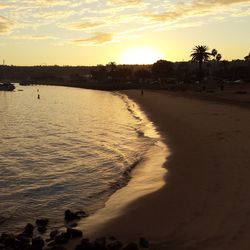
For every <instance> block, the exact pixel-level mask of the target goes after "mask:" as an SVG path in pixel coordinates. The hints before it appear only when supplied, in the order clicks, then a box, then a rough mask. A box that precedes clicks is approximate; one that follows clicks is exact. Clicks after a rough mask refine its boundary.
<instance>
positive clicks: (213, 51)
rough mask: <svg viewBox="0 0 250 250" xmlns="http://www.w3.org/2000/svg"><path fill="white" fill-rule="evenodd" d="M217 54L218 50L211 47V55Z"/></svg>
mask: <svg viewBox="0 0 250 250" xmlns="http://www.w3.org/2000/svg"><path fill="white" fill-rule="evenodd" d="M217 54H218V51H217V50H216V49H212V52H211V55H212V56H213V57H216V55H217Z"/></svg>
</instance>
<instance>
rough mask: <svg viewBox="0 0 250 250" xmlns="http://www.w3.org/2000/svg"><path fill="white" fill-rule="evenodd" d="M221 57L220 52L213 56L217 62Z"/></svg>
mask: <svg viewBox="0 0 250 250" xmlns="http://www.w3.org/2000/svg"><path fill="white" fill-rule="evenodd" d="M221 58H222V56H221V54H217V55H216V57H215V59H216V61H217V62H219V61H220V60H221Z"/></svg>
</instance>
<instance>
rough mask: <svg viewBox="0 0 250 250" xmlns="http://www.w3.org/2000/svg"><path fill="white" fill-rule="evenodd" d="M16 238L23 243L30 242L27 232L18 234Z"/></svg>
mask: <svg viewBox="0 0 250 250" xmlns="http://www.w3.org/2000/svg"><path fill="white" fill-rule="evenodd" d="M16 239H17V240H18V241H19V242H20V243H23V244H30V238H29V237H28V236H27V234H24V233H22V234H18V235H17V236H16Z"/></svg>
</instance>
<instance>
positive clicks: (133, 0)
mask: <svg viewBox="0 0 250 250" xmlns="http://www.w3.org/2000/svg"><path fill="white" fill-rule="evenodd" d="M109 3H111V4H118V5H120V4H122V5H130V6H132V5H142V4H143V3H144V2H143V1H142V0H110V1H109Z"/></svg>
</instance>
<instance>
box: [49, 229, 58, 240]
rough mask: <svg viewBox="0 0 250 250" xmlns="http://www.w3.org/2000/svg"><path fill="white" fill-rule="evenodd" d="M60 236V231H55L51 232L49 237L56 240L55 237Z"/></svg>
mask: <svg viewBox="0 0 250 250" xmlns="http://www.w3.org/2000/svg"><path fill="white" fill-rule="evenodd" d="M58 234H59V231H58V230H57V229H56V230H53V231H51V232H50V234H49V236H50V238H51V239H55V237H56V236H57V235H58Z"/></svg>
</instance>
